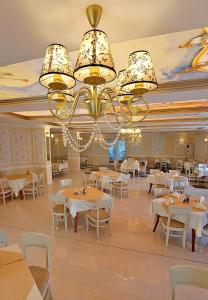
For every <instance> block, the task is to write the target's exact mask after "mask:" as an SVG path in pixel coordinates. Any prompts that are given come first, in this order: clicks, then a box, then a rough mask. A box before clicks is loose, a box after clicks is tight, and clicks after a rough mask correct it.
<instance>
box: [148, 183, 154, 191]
mask: <svg viewBox="0 0 208 300" xmlns="http://www.w3.org/2000/svg"><path fill="white" fill-rule="evenodd" d="M152 185H153V184H152V183H150V187H149V191H148V193H150V192H151V189H152Z"/></svg>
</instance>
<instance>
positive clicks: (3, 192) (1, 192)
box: [0, 188, 12, 194]
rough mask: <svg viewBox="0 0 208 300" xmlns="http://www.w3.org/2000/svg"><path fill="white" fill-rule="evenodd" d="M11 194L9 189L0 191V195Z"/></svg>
mask: <svg viewBox="0 0 208 300" xmlns="http://www.w3.org/2000/svg"><path fill="white" fill-rule="evenodd" d="M11 192H12V189H9V188H4V191H3V190H2V189H0V194H8V193H11Z"/></svg>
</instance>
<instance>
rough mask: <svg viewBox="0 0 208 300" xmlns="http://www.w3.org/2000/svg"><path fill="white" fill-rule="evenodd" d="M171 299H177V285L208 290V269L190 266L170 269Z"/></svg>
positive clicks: (178, 266) (177, 266)
mask: <svg viewBox="0 0 208 300" xmlns="http://www.w3.org/2000/svg"><path fill="white" fill-rule="evenodd" d="M170 280H171V293H172V295H171V299H172V300H174V299H175V287H176V286H177V285H191V286H195V287H200V288H203V289H208V269H207V268H200V267H196V266H189V265H176V266H172V267H171V268H170Z"/></svg>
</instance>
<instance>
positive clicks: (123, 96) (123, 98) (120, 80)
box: [116, 70, 134, 104]
mask: <svg viewBox="0 0 208 300" xmlns="http://www.w3.org/2000/svg"><path fill="white" fill-rule="evenodd" d="M125 77H126V74H125V70H121V71H119V72H118V76H117V82H116V95H117V98H118V100H119V101H120V102H121V103H123V104H125V103H128V102H129V101H131V100H132V99H133V96H134V95H133V94H132V93H126V92H124V91H123V90H122V86H123V84H124V80H125Z"/></svg>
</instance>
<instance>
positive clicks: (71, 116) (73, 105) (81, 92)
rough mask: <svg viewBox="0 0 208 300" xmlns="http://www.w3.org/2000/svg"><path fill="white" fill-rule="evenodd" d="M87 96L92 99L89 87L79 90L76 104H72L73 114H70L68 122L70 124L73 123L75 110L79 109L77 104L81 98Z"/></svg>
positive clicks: (75, 100)
mask: <svg viewBox="0 0 208 300" xmlns="http://www.w3.org/2000/svg"><path fill="white" fill-rule="evenodd" d="M86 94H88V95H89V97H92V93H91V91H90V89H89V88H88V87H85V86H84V87H81V88H80V89H79V91H78V93H77V94H76V97H75V99H74V102H73V104H72V108H71V112H70V118H69V120H68V122H69V123H71V121H72V118H73V116H74V113H75V109H76V107H77V104H78V102H79V99H80V97H82V96H84V95H86Z"/></svg>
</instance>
